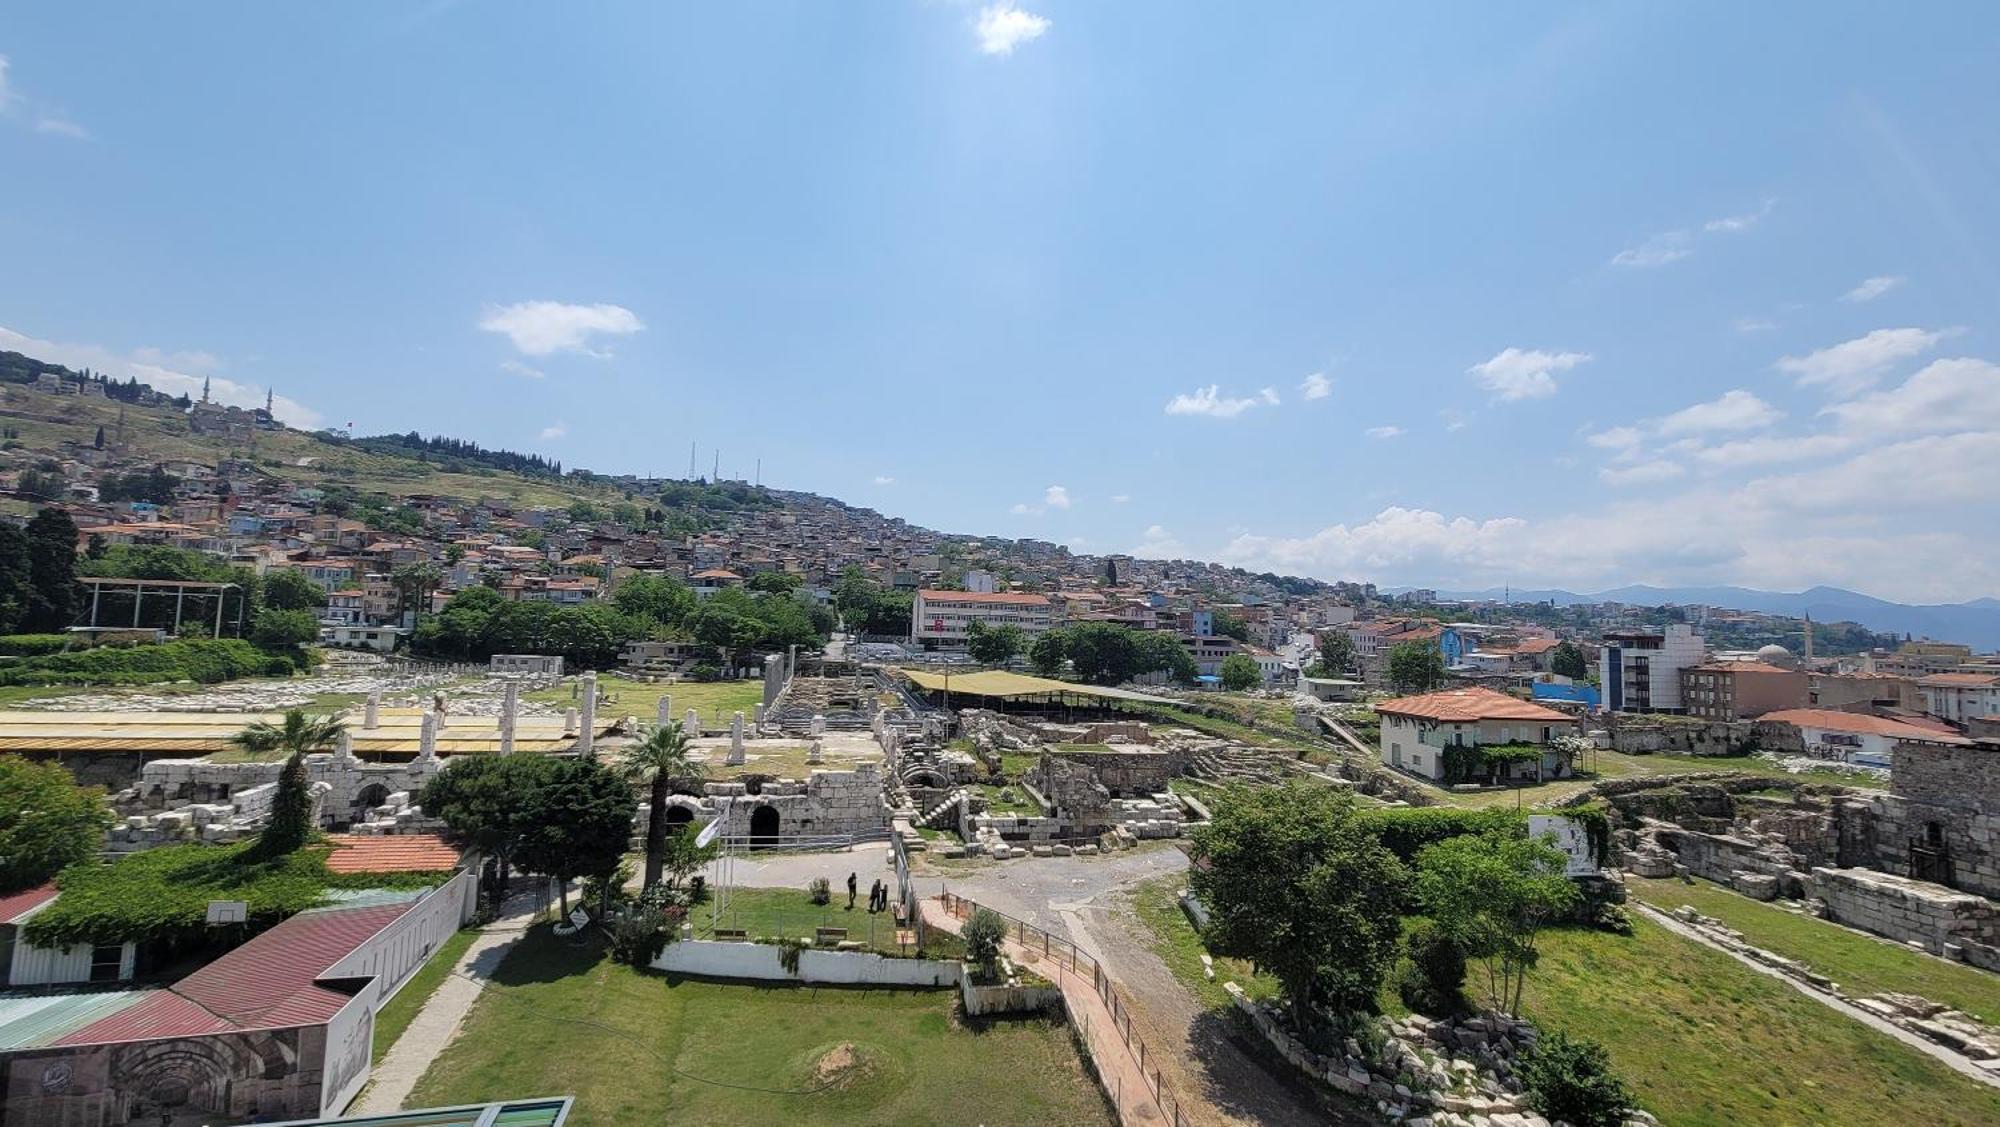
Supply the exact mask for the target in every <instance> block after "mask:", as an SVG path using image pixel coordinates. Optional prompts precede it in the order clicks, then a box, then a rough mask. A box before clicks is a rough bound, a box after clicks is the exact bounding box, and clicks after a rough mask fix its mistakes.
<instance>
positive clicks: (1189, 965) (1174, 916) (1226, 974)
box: [1131, 873, 1278, 1009]
mask: <svg viewBox="0 0 2000 1127" xmlns="http://www.w3.org/2000/svg"><path fill="white" fill-rule="evenodd" d="M1186 886H1187V877H1186V876H1185V875H1183V874H1180V873H1176V874H1174V875H1173V876H1168V877H1161V878H1159V879H1157V880H1149V881H1147V882H1146V883H1144V884H1141V885H1136V886H1134V887H1133V889H1132V892H1131V898H1132V913H1133V914H1134V915H1136V916H1137V917H1138V918H1139V922H1140V923H1142V924H1145V925H1146V930H1147V931H1148V932H1149V933H1151V935H1152V940H1153V942H1152V944H1151V946H1152V948H1153V953H1154V954H1155V955H1158V956H1159V957H1160V961H1161V962H1163V963H1165V964H1167V970H1169V971H1171V972H1172V973H1173V976H1174V978H1175V979H1176V980H1178V981H1179V982H1180V984H1181V985H1183V986H1185V987H1187V988H1188V989H1189V990H1190V991H1193V992H1194V994H1195V996H1196V997H1198V998H1200V999H1201V1000H1202V1001H1203V1002H1205V1003H1207V1004H1208V1007H1209V1008H1210V1009H1219V1008H1221V1007H1223V1006H1226V1005H1229V994H1228V992H1227V991H1225V990H1223V988H1222V984H1223V983H1224V982H1234V983H1236V985H1238V986H1241V987H1242V988H1243V989H1244V990H1245V991H1246V992H1248V993H1249V995H1250V996H1251V997H1253V998H1269V997H1274V996H1276V995H1277V993H1278V983H1277V980H1276V979H1274V978H1272V977H1270V976H1269V975H1260V974H1258V973H1256V971H1255V970H1253V969H1252V968H1251V966H1250V964H1249V963H1246V962H1244V961H1242V960H1240V959H1229V958H1223V957H1220V956H1212V958H1213V959H1214V962H1215V978H1214V980H1213V981H1210V980H1209V978H1208V976H1207V974H1205V973H1204V972H1203V968H1202V965H1201V956H1202V951H1203V947H1202V944H1201V937H1200V936H1199V935H1196V934H1195V930H1194V924H1192V923H1191V922H1189V920H1188V918H1187V913H1186V912H1183V911H1181V906H1180V903H1179V901H1178V900H1177V899H1176V897H1178V896H1179V895H1180V890H1181V889H1182V888H1185V887H1186Z"/></svg>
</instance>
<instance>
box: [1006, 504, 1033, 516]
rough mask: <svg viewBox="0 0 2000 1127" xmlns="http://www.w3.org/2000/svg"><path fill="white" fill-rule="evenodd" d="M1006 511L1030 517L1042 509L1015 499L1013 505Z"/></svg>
mask: <svg viewBox="0 0 2000 1127" xmlns="http://www.w3.org/2000/svg"><path fill="white" fill-rule="evenodd" d="M1007 511H1008V512H1010V513H1013V514H1014V515H1015V516H1017V517H1032V516H1039V515H1040V514H1041V511H1042V510H1040V509H1037V508H1035V507H1033V506H1032V505H1029V504H1028V503H1027V502H1026V501H1017V502H1015V503H1014V507H1013V508H1011V509H1008V510H1007Z"/></svg>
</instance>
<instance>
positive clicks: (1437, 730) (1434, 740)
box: [1375, 687, 1576, 782]
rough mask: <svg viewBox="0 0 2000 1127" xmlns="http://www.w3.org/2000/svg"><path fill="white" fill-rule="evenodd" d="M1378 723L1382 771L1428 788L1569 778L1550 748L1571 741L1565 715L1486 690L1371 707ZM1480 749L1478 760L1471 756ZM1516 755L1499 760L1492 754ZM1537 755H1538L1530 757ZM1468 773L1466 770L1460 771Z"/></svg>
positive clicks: (1563, 761)
mask: <svg viewBox="0 0 2000 1127" xmlns="http://www.w3.org/2000/svg"><path fill="white" fill-rule="evenodd" d="M1375 712H1376V714H1377V715H1378V716H1380V717H1381V718H1382V748H1381V750H1382V763H1383V764H1384V765H1385V766H1389V767H1394V768H1395V769H1397V770H1399V771H1408V772H1410V773H1412V774H1415V775H1422V776H1423V777H1424V778H1427V779H1432V780H1444V779H1446V777H1447V776H1453V778H1452V781H1454V782H1456V781H1461V779H1464V778H1467V777H1471V776H1475V775H1476V776H1481V777H1487V778H1496V777H1497V778H1500V779H1508V778H1520V779H1546V778H1560V777H1561V776H1563V775H1566V774H1568V773H1569V770H1570V765H1569V760H1568V757H1567V756H1566V755H1565V754H1563V753H1562V752H1561V751H1559V750H1557V749H1556V748H1554V747H1552V746H1551V744H1552V743H1553V742H1554V741H1555V739H1556V737H1557V736H1564V735H1570V734H1573V733H1574V732H1575V730H1576V721H1575V720H1574V719H1573V718H1572V717H1571V716H1570V715H1569V714H1568V713H1564V712H1557V711H1556V710H1555V709H1553V708H1544V707H1543V706H1541V705H1539V704H1534V703H1532V702H1530V701H1525V700H1522V699H1520V698H1519V697H1511V696H1508V695H1507V694H1506V693H1502V692H1497V691H1495V690H1493V689H1488V688H1481V687H1472V688H1460V689H1445V690H1443V691H1441V692H1435V693H1424V694H1422V695H1421V696H1413V697H1399V698H1397V699H1395V700H1390V701H1383V702H1382V703H1380V704H1378V705H1376V706H1375ZM1480 748H1487V749H1489V751H1488V752H1487V754H1486V755H1485V756H1484V757H1481V756H1479V755H1477V754H1475V753H1476V752H1477V751H1478V749H1480ZM1500 748H1507V749H1520V750H1521V751H1523V752H1524V753H1523V754H1515V753H1514V751H1512V750H1510V751H1508V752H1500V751H1497V750H1492V749H1500ZM1536 748H1539V749H1541V752H1540V754H1539V755H1537V754H1534V753H1533V749H1536ZM1468 765H1469V766H1471V767H1472V768H1473V769H1472V770H1466V769H1465V768H1466V767H1467V766H1468Z"/></svg>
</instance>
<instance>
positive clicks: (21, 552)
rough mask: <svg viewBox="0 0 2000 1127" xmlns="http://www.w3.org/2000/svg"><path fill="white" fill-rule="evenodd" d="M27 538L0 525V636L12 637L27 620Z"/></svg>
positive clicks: (24, 534)
mask: <svg viewBox="0 0 2000 1127" xmlns="http://www.w3.org/2000/svg"><path fill="white" fill-rule="evenodd" d="M31 590H32V586H31V582H30V580H29V563H28V534H27V533H25V532H23V531H21V529H20V528H19V527H17V526H15V525H12V524H8V523H6V522H4V521H0V634H12V633H14V632H15V631H16V630H18V629H19V628H20V626H21V620H22V619H23V618H25V617H26V616H27V613H28V604H29V603H30V602H31V601H32V597H31V595H30V594H29V592H30V591H31Z"/></svg>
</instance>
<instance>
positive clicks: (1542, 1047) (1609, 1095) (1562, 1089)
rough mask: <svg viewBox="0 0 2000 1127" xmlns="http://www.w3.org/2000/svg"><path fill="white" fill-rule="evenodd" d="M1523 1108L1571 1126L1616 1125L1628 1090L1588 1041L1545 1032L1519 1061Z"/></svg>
mask: <svg viewBox="0 0 2000 1127" xmlns="http://www.w3.org/2000/svg"><path fill="white" fill-rule="evenodd" d="M1520 1075H1521V1082H1522V1084H1524V1085H1525V1086H1526V1087H1527V1089H1528V1105H1529V1106H1530V1107H1533V1108H1534V1109H1535V1110H1536V1111H1539V1112H1541V1113H1542V1114H1543V1115H1544V1116H1546V1117H1547V1118H1549V1119H1550V1120H1553V1121H1556V1122H1559V1123H1573V1124H1575V1125H1576V1127H1619V1124H1622V1123H1624V1122H1625V1120H1626V1117H1627V1115H1628V1114H1629V1113H1630V1112H1631V1110H1632V1107H1633V1103H1632V1092H1631V1090H1630V1089H1629V1088H1627V1087H1626V1086H1625V1082H1624V1081H1623V1080H1621V1079H1619V1077H1618V1074H1617V1072H1616V1071H1615V1070H1613V1068H1612V1067H1611V1054H1609V1053H1607V1052H1605V1051H1604V1046H1603V1045H1600V1044H1598V1043H1597V1042H1595V1041H1592V1040H1591V1039H1589V1038H1588V1037H1572V1036H1570V1035H1569V1034H1567V1033H1564V1032H1563V1031H1562V1030H1560V1029H1550V1030H1546V1031H1544V1032H1543V1033H1542V1035H1541V1036H1540V1037H1538V1038H1536V1040H1535V1047H1534V1048H1532V1049H1530V1050H1528V1052H1527V1054H1526V1056H1525V1057H1524V1058H1523V1059H1522V1061H1521V1072H1520Z"/></svg>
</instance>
